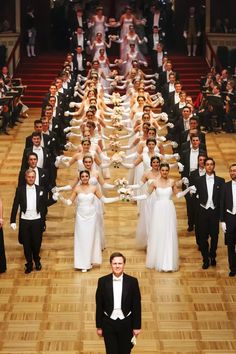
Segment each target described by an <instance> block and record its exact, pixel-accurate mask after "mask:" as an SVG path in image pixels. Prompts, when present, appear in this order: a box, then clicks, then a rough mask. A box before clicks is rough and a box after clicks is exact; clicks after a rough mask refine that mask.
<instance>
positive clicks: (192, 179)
mask: <svg viewBox="0 0 236 354" xmlns="http://www.w3.org/2000/svg"><path fill="white" fill-rule="evenodd" d="M200 177H201V176H200V174H199V168H198V169H197V170H194V171H192V172H190V175H189V185H190V186H195V185H196V183H197V180H198V178H200ZM190 197H191V204H192V211H193V220H194V225H195V227H194V232H195V238H196V244H197V245H198V246H200V241H199V225H198V222H199V218H198V215H199V207H200V206H199V200H198V198H197V197H196V194H192V195H190Z"/></svg>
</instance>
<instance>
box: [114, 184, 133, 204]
mask: <svg viewBox="0 0 236 354" xmlns="http://www.w3.org/2000/svg"><path fill="white" fill-rule="evenodd" d="M117 192H118V194H119V195H120V199H121V201H122V202H129V201H130V200H132V196H133V191H132V189H130V188H127V187H122V188H120V189H118V191H117Z"/></svg>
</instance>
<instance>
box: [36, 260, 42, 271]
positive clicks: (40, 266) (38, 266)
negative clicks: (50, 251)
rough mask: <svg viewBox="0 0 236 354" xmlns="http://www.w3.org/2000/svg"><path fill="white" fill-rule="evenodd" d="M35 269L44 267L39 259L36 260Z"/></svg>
mask: <svg viewBox="0 0 236 354" xmlns="http://www.w3.org/2000/svg"><path fill="white" fill-rule="evenodd" d="M35 269H36V270H41V269H42V264H41V263H40V262H39V261H38V262H35Z"/></svg>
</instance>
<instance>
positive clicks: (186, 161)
mask: <svg viewBox="0 0 236 354" xmlns="http://www.w3.org/2000/svg"><path fill="white" fill-rule="evenodd" d="M190 153H191V149H190V148H189V149H188V150H185V151H183V152H182V154H181V160H180V161H181V163H182V164H183V165H184V170H183V172H182V173H181V176H182V177H187V178H189V176H190ZM203 153H204V150H200V149H199V152H198V155H199V154H203ZM185 200H186V207H187V216H188V226H189V228H190V229H191V228H193V227H194V225H195V212H194V203H193V200H194V199H193V198H192V196H191V194H190V193H188V194H186V196H185Z"/></svg>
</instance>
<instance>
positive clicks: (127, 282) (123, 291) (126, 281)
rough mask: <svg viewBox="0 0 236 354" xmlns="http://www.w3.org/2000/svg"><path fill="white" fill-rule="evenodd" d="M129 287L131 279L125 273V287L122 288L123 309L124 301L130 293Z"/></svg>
mask: <svg viewBox="0 0 236 354" xmlns="http://www.w3.org/2000/svg"><path fill="white" fill-rule="evenodd" d="M128 288H129V281H128V278H127V277H126V275H125V274H124V275H123V289H122V298H121V304H122V305H121V307H122V309H123V308H124V303H125V300H126V297H127V295H128Z"/></svg>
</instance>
